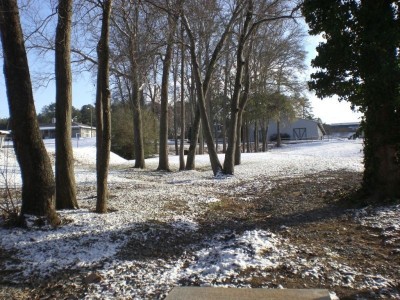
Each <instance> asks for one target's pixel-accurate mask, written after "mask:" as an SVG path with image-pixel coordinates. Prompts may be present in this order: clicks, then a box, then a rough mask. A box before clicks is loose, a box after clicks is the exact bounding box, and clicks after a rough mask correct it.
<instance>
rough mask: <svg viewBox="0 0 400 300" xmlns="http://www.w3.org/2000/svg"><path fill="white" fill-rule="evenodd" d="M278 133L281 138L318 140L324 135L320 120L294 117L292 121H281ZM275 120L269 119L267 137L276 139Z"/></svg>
mask: <svg viewBox="0 0 400 300" xmlns="http://www.w3.org/2000/svg"><path fill="white" fill-rule="evenodd" d="M279 128H280V133H281V136H283V137H284V138H283V139H288V140H320V139H322V138H323V136H324V135H326V132H325V129H324V126H323V125H322V123H321V122H319V121H316V120H308V119H295V120H293V121H281V122H280V126H279ZM276 136H277V122H276V121H270V122H269V124H268V132H267V139H268V141H270V140H271V139H272V140H273V139H276Z"/></svg>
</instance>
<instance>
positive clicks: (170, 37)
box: [157, 1, 178, 171]
mask: <svg viewBox="0 0 400 300" xmlns="http://www.w3.org/2000/svg"><path fill="white" fill-rule="evenodd" d="M167 2H168V4H169V1H167ZM177 21H178V18H177V16H176V15H173V14H172V13H168V32H167V38H166V49H165V55H164V61H163V74H162V83H161V106H160V108H161V112H160V153H159V162H158V168H157V170H163V171H170V168H169V161H168V87H169V72H170V69H171V62H172V52H173V47H174V39H175V36H174V35H175V31H176V26H177Z"/></svg>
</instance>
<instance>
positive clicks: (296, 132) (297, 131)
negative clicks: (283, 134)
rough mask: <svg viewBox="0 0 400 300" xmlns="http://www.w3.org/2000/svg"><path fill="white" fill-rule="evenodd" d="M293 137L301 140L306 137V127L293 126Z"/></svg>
mask: <svg viewBox="0 0 400 300" xmlns="http://www.w3.org/2000/svg"><path fill="white" fill-rule="evenodd" d="M293 138H294V139H295V140H302V139H306V138H307V128H293Z"/></svg>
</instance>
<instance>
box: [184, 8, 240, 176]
mask: <svg viewBox="0 0 400 300" xmlns="http://www.w3.org/2000/svg"><path fill="white" fill-rule="evenodd" d="M241 8H242V5H241V4H238V5H237V6H236V8H235V11H234V12H233V14H232V16H231V19H230V20H229V22H228V24H227V26H226V27H225V30H224V32H223V34H222V35H221V38H220V40H219V41H218V43H217V45H216V47H215V49H214V52H213V54H212V55H211V59H210V63H209V65H208V66H207V67H206V74H205V77H204V80H203V81H202V80H201V71H200V67H199V63H198V61H197V57H196V41H195V38H194V36H193V32H192V30H191V28H190V26H189V23H188V20H187V18H186V16H185V15H182V22H183V25H184V26H185V29H186V31H187V34H188V38H189V42H190V47H189V48H190V57H191V61H192V68H193V74H194V79H195V83H196V88H197V98H198V99H197V100H198V107H199V110H200V117H201V120H202V127H203V132H204V135H205V139H206V142H207V147H208V155H209V157H210V162H211V168H212V170H213V173H214V176H217V175H219V174H221V173H222V165H221V163H220V161H219V159H218V154H217V151H216V150H215V145H214V141H213V138H212V134H211V128H210V124H209V122H208V116H207V111H206V107H205V97H206V95H207V91H208V87H209V85H210V81H211V76H212V73H213V71H214V69H215V65H216V63H217V60H218V57H219V54H220V52H221V50H222V49H223V46H224V43H225V41H226V39H227V37H228V35H229V33H230V30H231V27H232V25H233V23H234V21H235V20H236V17H237V16H238V14H239V13H240V11H241Z"/></svg>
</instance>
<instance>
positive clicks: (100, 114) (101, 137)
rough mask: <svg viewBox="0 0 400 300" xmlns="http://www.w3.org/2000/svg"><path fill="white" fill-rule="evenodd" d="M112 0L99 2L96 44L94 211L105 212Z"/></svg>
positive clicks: (109, 134) (108, 140)
mask: <svg viewBox="0 0 400 300" xmlns="http://www.w3.org/2000/svg"><path fill="white" fill-rule="evenodd" d="M111 5H112V0H104V1H103V2H101V3H100V6H101V8H102V24H101V35H100V39H99V42H98V45H97V55H98V75H97V91H96V116H97V134H96V143H97V144H96V145H97V153H96V159H97V162H96V170H97V203H96V212H98V213H106V212H107V199H108V188H107V177H108V165H109V161H110V148H111V116H110V113H111V112H110V89H109V56H110V55H109V51H110V50H109V24H110V14H111Z"/></svg>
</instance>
